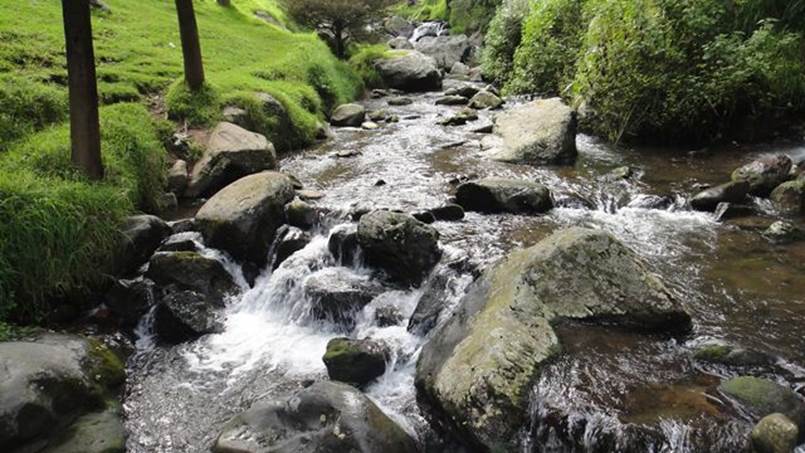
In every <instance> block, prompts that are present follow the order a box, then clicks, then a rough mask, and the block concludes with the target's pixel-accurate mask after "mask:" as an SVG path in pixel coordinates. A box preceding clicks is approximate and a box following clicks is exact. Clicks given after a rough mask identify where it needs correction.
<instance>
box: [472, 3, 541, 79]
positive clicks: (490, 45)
mask: <svg viewBox="0 0 805 453" xmlns="http://www.w3.org/2000/svg"><path fill="white" fill-rule="evenodd" d="M529 5H530V2H529V0H504V2H503V4H502V5H501V6H500V7H499V8H498V10H497V13H496V14H495V17H494V18H493V19H492V22H490V24H489V31H488V32H487V34H486V40H485V44H484V48H483V51H482V53H481V71H482V72H483V75H484V77H485V78H486V79H489V80H490V81H492V82H494V83H496V84H498V85H505V84H506V83H507V82H508V81H509V78H510V77H511V75H512V70H513V68H514V64H513V63H514V53H515V51H516V50H517V48H518V47H519V46H520V42H521V36H522V27H523V20H524V19H525V17H526V15H527V14H528V11H529Z"/></svg>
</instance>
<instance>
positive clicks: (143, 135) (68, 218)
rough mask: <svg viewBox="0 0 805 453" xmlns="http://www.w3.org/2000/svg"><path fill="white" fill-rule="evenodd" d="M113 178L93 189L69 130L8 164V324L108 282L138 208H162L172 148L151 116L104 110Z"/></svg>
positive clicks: (2, 163)
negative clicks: (122, 228) (73, 154)
mask: <svg viewBox="0 0 805 453" xmlns="http://www.w3.org/2000/svg"><path fill="white" fill-rule="evenodd" d="M101 130H102V149H103V158H104V164H105V166H106V171H107V175H106V178H105V179H104V180H103V181H102V182H98V183H96V182H90V181H88V180H86V179H85V178H84V176H83V175H82V174H81V173H80V172H78V171H77V170H75V169H74V168H73V167H72V165H71V163H70V160H69V156H70V153H69V126H68V125H66V124H63V125H60V126H58V127H55V128H52V129H49V130H45V131H43V132H41V133H38V134H35V135H33V136H31V137H29V138H28V139H27V140H25V141H22V142H20V143H18V144H17V145H15V146H14V147H12V149H11V150H9V152H8V154H7V155H5V156H2V158H0V238H2V240H0V319H3V318H5V317H6V316H8V315H9V313H11V312H13V313H14V315H15V318H17V319H20V318H22V319H28V320H30V319H35V318H36V317H37V316H39V315H40V314H41V312H42V310H43V308H44V307H45V306H46V305H47V302H48V300H49V298H50V297H54V296H59V295H63V294H67V293H70V292H72V291H75V290H78V289H80V288H82V287H85V286H86V285H91V284H94V283H97V282H99V281H101V279H102V278H103V276H104V275H106V274H107V273H108V272H110V271H111V269H112V265H113V259H114V256H115V254H116V253H115V252H116V251H117V247H118V245H119V244H120V240H121V238H120V233H119V230H118V228H119V225H120V223H121V222H122V220H123V219H124V218H125V217H126V216H127V215H129V214H131V213H132V212H133V211H134V209H135V208H136V207H137V206H140V207H142V208H143V209H146V210H147V209H150V208H153V207H155V206H156V202H157V196H158V195H159V194H161V193H162V190H163V186H164V175H163V173H164V165H165V163H164V149H163V148H162V147H161V146H160V144H159V142H158V137H157V132H156V129H155V127H154V125H153V123H152V121H151V116H150V114H149V113H148V111H147V110H146V109H145V108H144V107H143V106H140V105H136V104H119V105H115V106H111V107H106V108H103V109H101Z"/></svg>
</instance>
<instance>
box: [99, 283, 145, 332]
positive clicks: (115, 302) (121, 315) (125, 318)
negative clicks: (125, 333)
mask: <svg viewBox="0 0 805 453" xmlns="http://www.w3.org/2000/svg"><path fill="white" fill-rule="evenodd" d="M154 301H155V299H154V282H152V281H151V280H148V279H147V278H141V279H137V280H115V282H114V283H113V284H112V287H111V288H110V289H109V291H108V292H107V293H106V297H105V298H104V302H105V304H106V306H107V307H109V309H110V310H112V313H114V315H115V316H116V317H117V319H118V320H119V321H120V324H121V325H123V326H126V327H134V326H136V325H137V323H139V321H140V318H142V317H143V315H144V314H145V313H146V312H148V309H149V308H151V307H152V306H153V305H154Z"/></svg>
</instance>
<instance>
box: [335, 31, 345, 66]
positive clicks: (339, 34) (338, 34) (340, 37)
mask: <svg viewBox="0 0 805 453" xmlns="http://www.w3.org/2000/svg"><path fill="white" fill-rule="evenodd" d="M333 35H335V37H334V39H335V56H336V57H338V59H339V60H343V59H344V53H345V52H344V28H343V27H342V26H340V25H338V24H336V25H335V29H334V30H333Z"/></svg>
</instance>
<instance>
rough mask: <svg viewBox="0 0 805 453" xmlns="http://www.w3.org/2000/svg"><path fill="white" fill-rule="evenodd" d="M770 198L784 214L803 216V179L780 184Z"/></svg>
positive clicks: (804, 195)
mask: <svg viewBox="0 0 805 453" xmlns="http://www.w3.org/2000/svg"><path fill="white" fill-rule="evenodd" d="M770 198H771V201H772V203H774V206H775V207H776V208H777V209H779V210H780V211H781V212H782V213H784V214H789V215H797V214H805V179H802V178H799V179H796V180H794V181H788V182H785V183H783V184H780V185H779V186H777V187H776V188H775V189H774V190H773V191H772V193H771V196H770Z"/></svg>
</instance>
